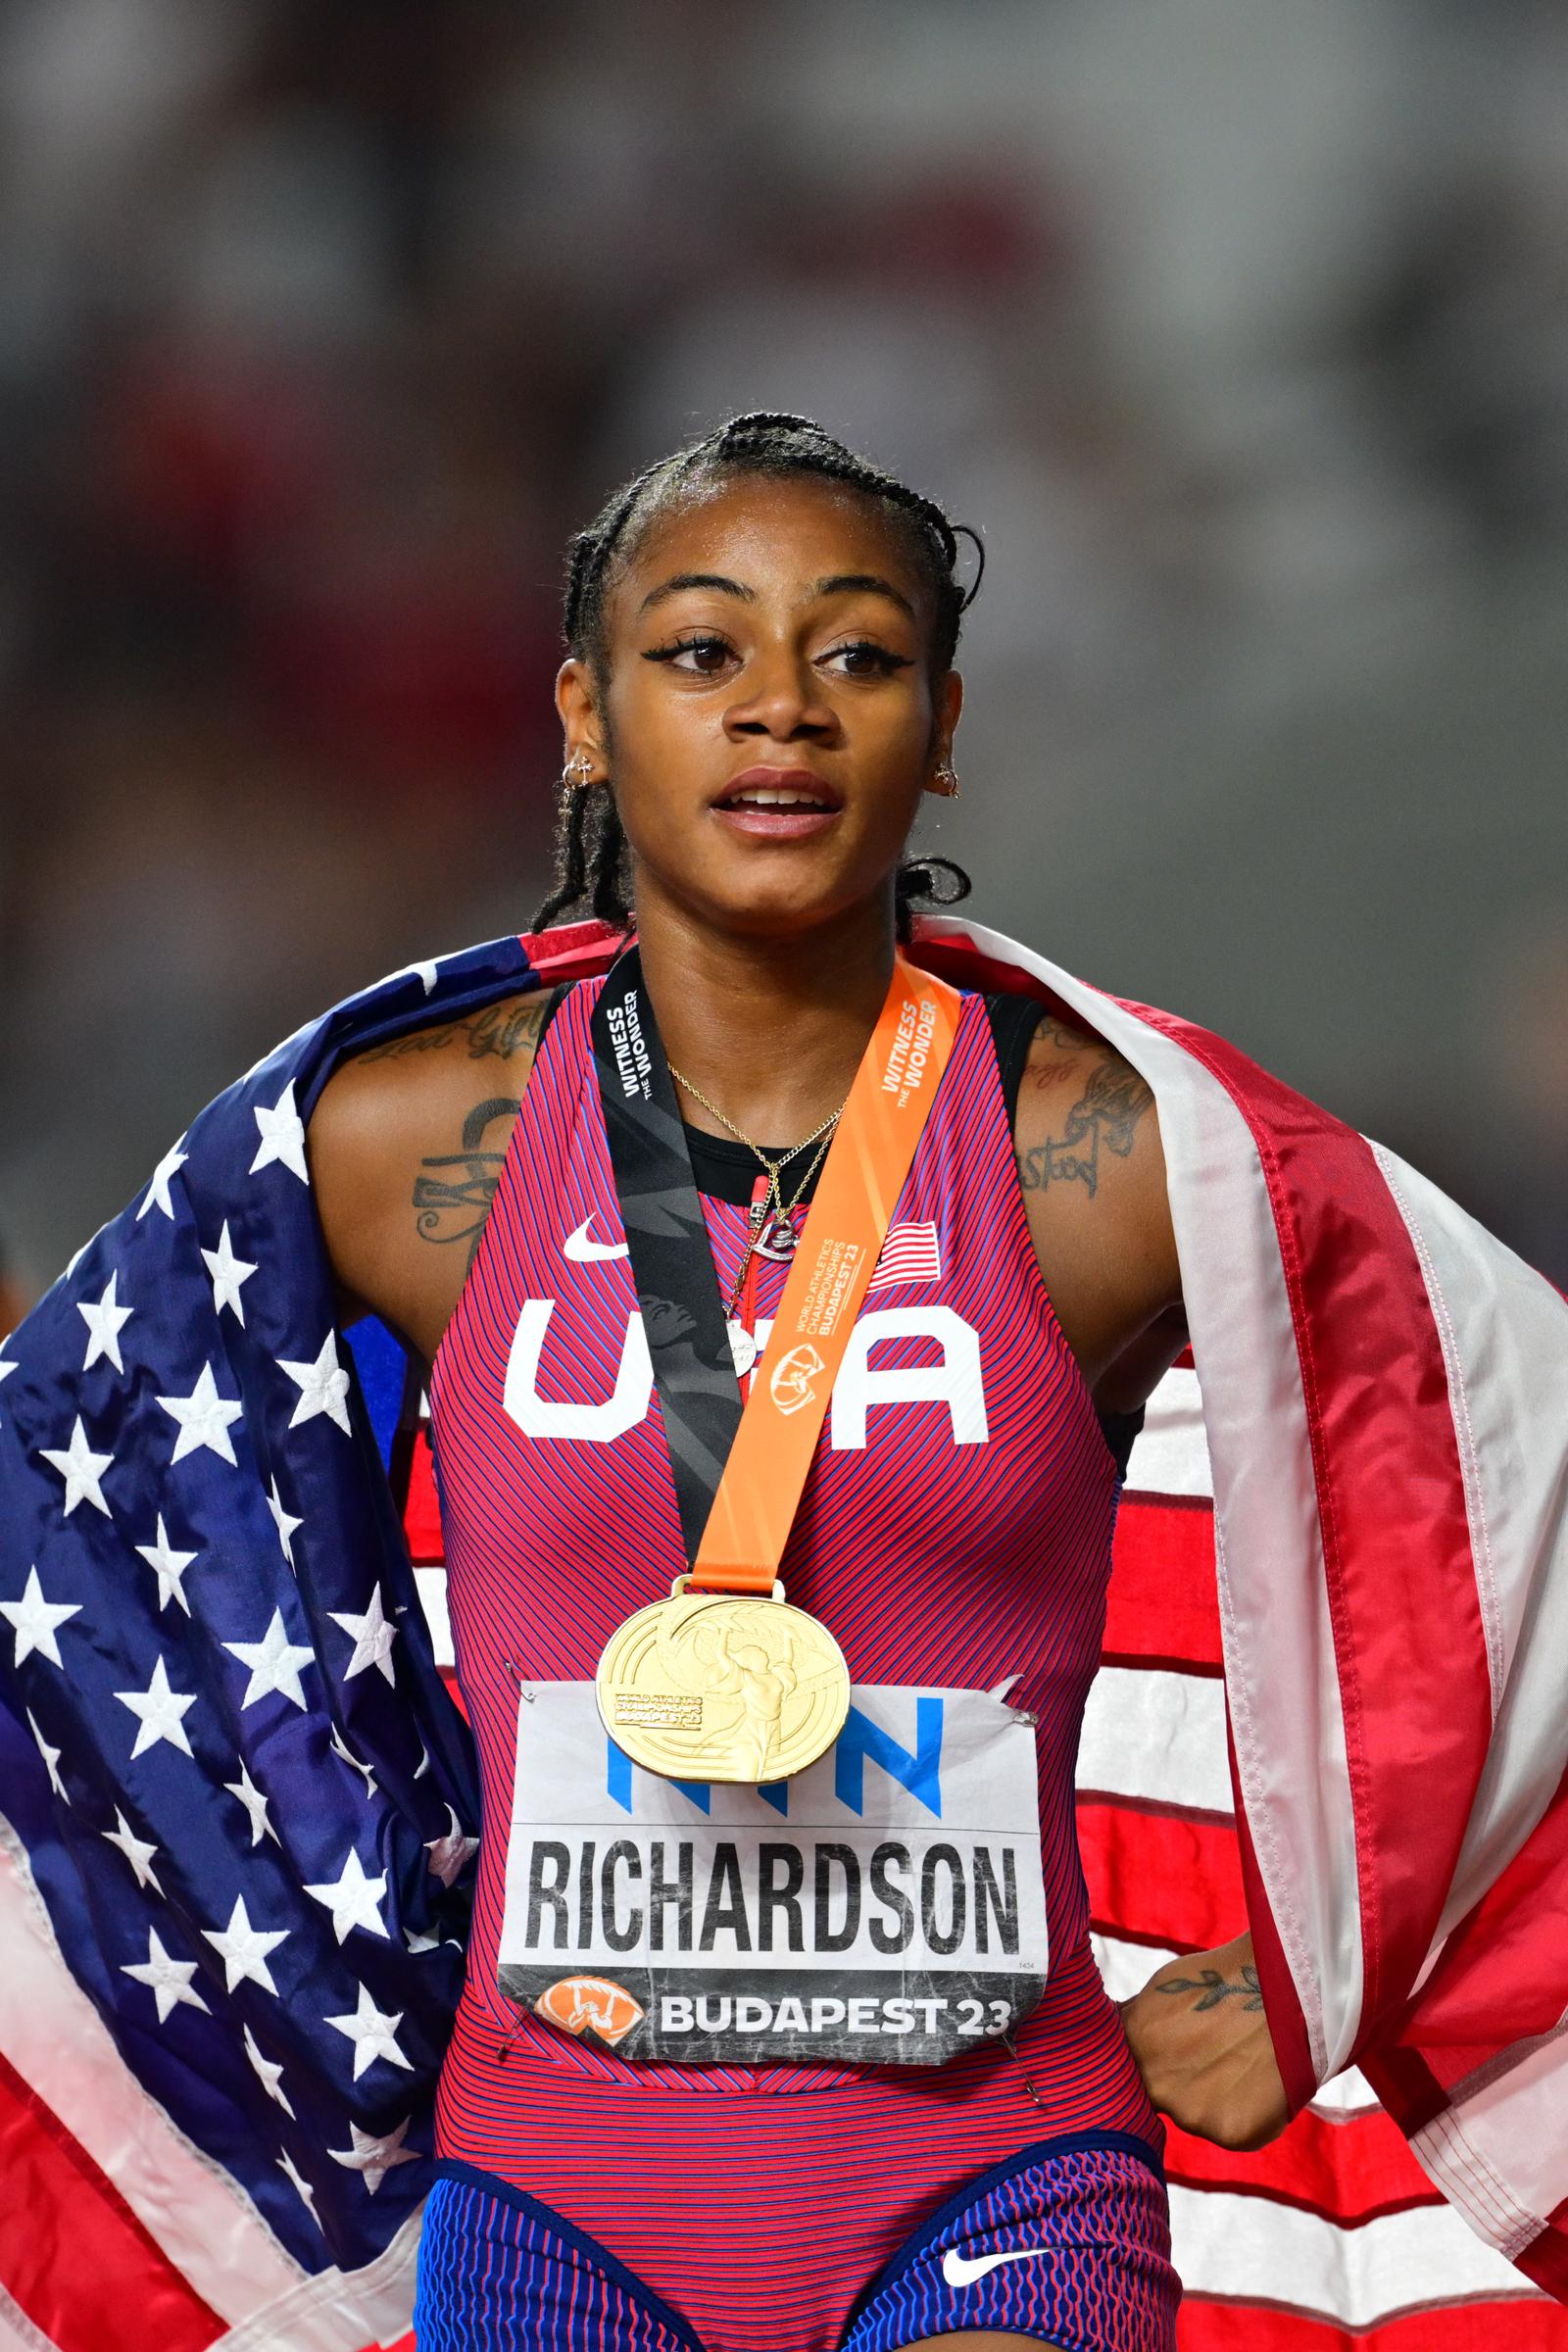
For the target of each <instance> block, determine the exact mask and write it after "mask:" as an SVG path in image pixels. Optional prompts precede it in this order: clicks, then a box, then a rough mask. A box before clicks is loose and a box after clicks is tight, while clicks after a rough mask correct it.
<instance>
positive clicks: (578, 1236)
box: [561, 1217, 627, 1266]
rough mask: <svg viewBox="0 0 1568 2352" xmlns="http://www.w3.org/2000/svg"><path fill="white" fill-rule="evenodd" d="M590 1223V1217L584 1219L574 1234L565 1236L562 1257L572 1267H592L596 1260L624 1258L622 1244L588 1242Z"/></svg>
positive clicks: (623, 1244)
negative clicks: (567, 1260) (567, 1258)
mask: <svg viewBox="0 0 1568 2352" xmlns="http://www.w3.org/2000/svg"><path fill="white" fill-rule="evenodd" d="M592 1223H593V1219H592V1217H584V1219H583V1221H582V1223H581V1224H580V1225H579V1226H578V1228H577V1230H576V1232H575V1233H568V1234H567V1236H566V1238H565V1240H564V1242H563V1243H562V1245H561V1254H562V1256H563V1257H569V1258H570V1259H571V1261H572V1263H573V1264H574V1265H578V1266H588V1265H592V1264H593V1262H594V1260H595V1259H596V1258H600V1257H624V1256H625V1255H626V1254H627V1250H626V1245H625V1243H624V1242H595V1241H590V1240H589V1238H588V1228H589V1226H590V1225H591V1224H592Z"/></svg>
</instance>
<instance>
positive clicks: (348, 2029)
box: [322, 1985, 414, 2082]
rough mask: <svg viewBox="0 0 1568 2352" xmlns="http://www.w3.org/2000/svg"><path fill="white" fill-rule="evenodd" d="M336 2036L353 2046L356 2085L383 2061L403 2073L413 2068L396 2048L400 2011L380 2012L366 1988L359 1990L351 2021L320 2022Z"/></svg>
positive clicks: (362, 1987) (338, 2019) (339, 2018)
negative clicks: (358, 1997) (365, 2074)
mask: <svg viewBox="0 0 1568 2352" xmlns="http://www.w3.org/2000/svg"><path fill="white" fill-rule="evenodd" d="M322 2022H323V2023H324V2024H326V2025H328V2026H331V2027H332V2028H333V2029H334V2030H335V2031H336V2032H337V2033H339V2034H346V2035H347V2037H348V2039H349V2040H350V2041H352V2042H353V2044H354V2080H355V2082H358V2081H359V2079H360V2077H361V2076H362V2075H363V2074H364V2072H365V2070H366V2068H367V2067H368V2066H373V2065H374V2063H375V2061H376V2059H377V2058H384V2059H385V2060H386V2062H387V2064H388V2065H389V2066H401V2067H402V2068H403V2069H404V2070H405V2072H406V2073H408V2074H411V2075H412V2074H413V2072H414V2068H413V2066H412V2064H411V2063H410V2061H409V2060H408V2059H407V2058H405V2057H404V2055H403V2052H402V2051H401V2050H400V2049H399V2047H398V2044H397V2029H398V2027H399V2026H400V2025H402V2023H403V2012H402V2010H401V2009H398V2010H394V2011H393V2012H391V2013H390V2014H388V2013H387V2012H385V2011H383V2010H380V2009H378V2008H377V2007H376V2005H375V2003H374V2002H373V2001H372V2000H371V1998H370V1995H369V1993H368V1990H367V1988H366V1986H365V1985H361V1986H360V1999H359V2006H358V2007H357V2008H356V2010H355V2012H354V2015H353V2016H352V2017H328V2018H326V2019H324V2020H323V2021H322Z"/></svg>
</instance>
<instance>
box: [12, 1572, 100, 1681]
mask: <svg viewBox="0 0 1568 2352" xmlns="http://www.w3.org/2000/svg"><path fill="white" fill-rule="evenodd" d="M80 1615H81V1603H80V1601H79V1600H45V1598H44V1596H43V1587H42V1585H40V1584H39V1582H38V1571H37V1569H36V1568H29V1569H28V1571H27V1582H26V1585H25V1589H24V1591H23V1595H22V1598H21V1599H20V1600H0V1617H7V1618H9V1619H10V1621H11V1623H12V1624H13V1625H14V1626H15V1627H16V1630H17V1656H16V1663H17V1664H18V1665H19V1666H20V1665H21V1664H22V1661H23V1659H24V1658H27V1657H30V1656H31V1655H32V1653H33V1651H34V1650H36V1651H37V1652H38V1655H39V1656H40V1657H41V1658H47V1659H48V1660H49V1662H50V1664H51V1665H53V1666H59V1665H60V1664H61V1657H60V1642H59V1640H58V1629H59V1628H60V1627H61V1626H63V1625H64V1624H65V1622H66V1620H67V1619H68V1618H69V1617H79V1616H80Z"/></svg>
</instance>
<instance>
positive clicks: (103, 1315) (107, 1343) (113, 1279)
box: [76, 1270, 135, 1372]
mask: <svg viewBox="0 0 1568 2352" xmlns="http://www.w3.org/2000/svg"><path fill="white" fill-rule="evenodd" d="M119 1280H120V1275H119V1272H118V1270H117V1271H116V1272H115V1273H113V1274H111V1275H110V1277H109V1280H108V1281H107V1282H106V1283H105V1285H104V1295H103V1297H102V1298H101V1299H98V1300H97V1302H96V1304H94V1303H92V1302H91V1301H89V1300H87V1299H78V1300H77V1301H76V1312H77V1314H78V1315H79V1316H80V1317H81V1319H82V1321H83V1322H84V1323H85V1324H86V1326H87V1352H86V1355H85V1356H84V1357H83V1358H82V1366H81V1368H82V1370H83V1371H84V1372H90V1371H91V1370H92V1368H93V1365H94V1364H95V1363H96V1362H97V1361H98V1358H99V1357H100V1356H101V1355H104V1356H107V1357H108V1358H109V1361H110V1362H111V1363H112V1364H113V1365H114V1367H115V1370H116V1371H117V1372H123V1370H124V1369H125V1365H124V1359H123V1356H122V1355H121V1352H120V1335H121V1332H122V1331H123V1329H124V1326H125V1325H126V1324H127V1323H128V1322H129V1321H130V1318H131V1316H132V1314H133V1313H134V1312H135V1309H134V1308H133V1307H129V1306H121V1305H120V1304H118V1302H117V1300H116V1298H115V1286H116V1284H117V1283H118V1282H119Z"/></svg>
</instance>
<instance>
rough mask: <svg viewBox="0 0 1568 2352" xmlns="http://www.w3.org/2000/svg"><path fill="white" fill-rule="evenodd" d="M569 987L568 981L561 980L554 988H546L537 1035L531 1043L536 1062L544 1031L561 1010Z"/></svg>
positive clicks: (543, 1039)
mask: <svg viewBox="0 0 1568 2352" xmlns="http://www.w3.org/2000/svg"><path fill="white" fill-rule="evenodd" d="M570 985H571V983H570V981H568V980H561V981H558V982H557V984H556V986H555V987H554V988H548V989H546V991H545V1008H544V1011H543V1012H542V1013H541V1014H540V1016H539V1034H538V1036H537V1037H536V1038H535V1039H534V1041H533V1054H534V1059H535V1061H537V1060H538V1058H539V1052H540V1049H541V1047H542V1046H543V1044H544V1042H545V1031H546V1030H547V1029H548V1028H549V1026H550V1024H551V1022H552V1021H553V1020H554V1019H555V1017H556V1015H557V1013H558V1012H559V1011H560V1010H561V1006H562V1004H563V1002H564V998H565V994H566V991H567V989H568V988H569V987H570Z"/></svg>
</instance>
